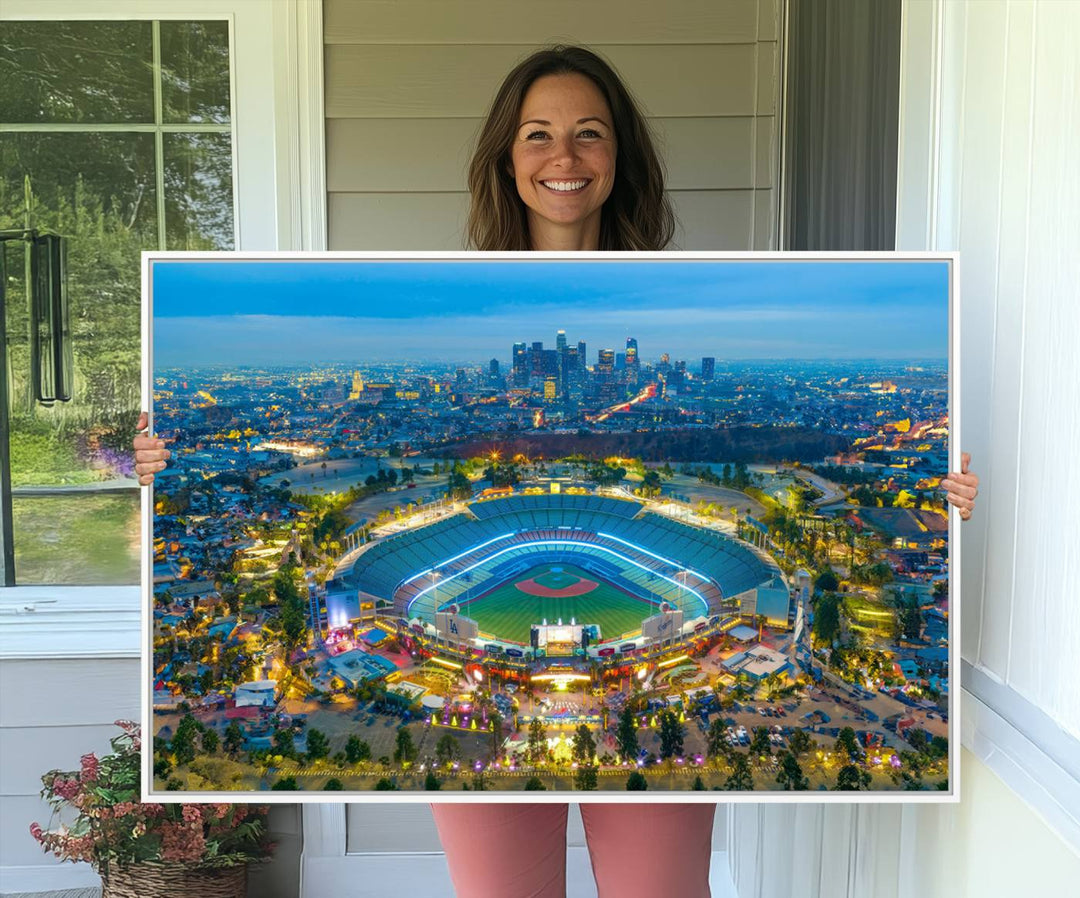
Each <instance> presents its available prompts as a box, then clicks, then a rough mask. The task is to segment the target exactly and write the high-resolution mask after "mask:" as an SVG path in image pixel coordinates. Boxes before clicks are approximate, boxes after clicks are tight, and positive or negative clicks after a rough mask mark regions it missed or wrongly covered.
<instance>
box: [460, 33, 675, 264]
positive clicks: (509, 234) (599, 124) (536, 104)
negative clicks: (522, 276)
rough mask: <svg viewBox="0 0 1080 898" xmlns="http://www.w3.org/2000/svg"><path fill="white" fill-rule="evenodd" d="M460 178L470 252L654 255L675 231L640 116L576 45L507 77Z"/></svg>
mask: <svg viewBox="0 0 1080 898" xmlns="http://www.w3.org/2000/svg"><path fill="white" fill-rule="evenodd" d="M468 181H469V193H470V197H471V208H470V210H469V225H468V233H469V243H470V245H471V246H472V247H473V248H475V249H481V250H529V249H547V250H556V249H564V250H584V249H601V250H659V249H664V248H665V247H667V245H668V244H669V243H670V242H671V238H672V235H673V234H674V230H675V218H674V215H673V214H672V211H671V206H670V204H669V201H668V199H667V196H666V195H665V193H664V172H663V168H662V166H661V164H660V159H659V157H658V156H657V154H656V151H655V150H654V149H653V140H652V135H651V133H650V131H649V127H648V125H647V124H646V121H645V117H644V116H643V115H642V113H641V111H640V109H639V108H638V104H637V103H636V102H635V100H634V98H633V97H632V96H631V94H630V92H629V91H628V90H627V88H626V87H625V85H624V84H623V83H622V81H621V79H620V78H619V77H618V75H616V73H615V72H614V70H613V69H612V68H611V66H609V65H608V64H607V63H606V62H605V61H604V60H602V59H601V58H600V57H599V56H597V55H596V54H595V53H592V52H591V51H589V50H586V49H584V48H583V47H553V48H551V49H547V50H541V51H539V52H537V53H534V54H532V55H531V56H530V57H529V58H528V59H526V60H524V61H523V62H522V63H520V64H519V65H518V66H517V67H516V68H515V69H514V70H513V71H511V72H510V74H509V75H507V77H506V79H505V81H504V82H503V84H502V86H501V87H500V88H499V91H498V93H497V94H496V96H495V100H494V101H493V102H492V104H491V109H490V110H489V112H488V115H487V118H486V119H485V121H484V124H483V127H482V129H481V132H480V138H479V140H478V141H477V147H476V152H475V154H474V155H473V159H472V163H471V165H470V166H469V179H468ZM582 182H584V183H582Z"/></svg>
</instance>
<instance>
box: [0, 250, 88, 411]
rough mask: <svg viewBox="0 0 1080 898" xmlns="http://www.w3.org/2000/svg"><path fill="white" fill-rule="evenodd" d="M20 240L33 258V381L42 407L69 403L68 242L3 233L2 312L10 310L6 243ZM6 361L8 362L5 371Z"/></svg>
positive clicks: (0, 252)
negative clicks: (7, 304) (43, 405)
mask: <svg viewBox="0 0 1080 898" xmlns="http://www.w3.org/2000/svg"><path fill="white" fill-rule="evenodd" d="M8 241H12V242H14V241H18V242H20V243H22V244H23V246H24V252H28V253H29V254H30V279H29V283H28V284H27V290H28V293H29V307H30V339H31V346H30V382H31V384H33V390H34V397H35V398H36V399H37V400H38V402H42V403H45V404H46V405H52V403H54V402H68V401H70V399H71V393H72V379H73V377H72V368H73V363H72V351H71V330H70V314H69V311H68V298H67V259H66V257H67V252H66V241H65V239H64V238H63V237H58V236H56V235H55V234H39V233H38V232H37V231H33V230H18V231H15V230H12V231H0V309H4V308H5V307H6V299H7V297H6V296H5V293H6V290H7V252H6V243H7V242H8ZM6 364H7V361H6V359H5V360H4V365H5V367H6Z"/></svg>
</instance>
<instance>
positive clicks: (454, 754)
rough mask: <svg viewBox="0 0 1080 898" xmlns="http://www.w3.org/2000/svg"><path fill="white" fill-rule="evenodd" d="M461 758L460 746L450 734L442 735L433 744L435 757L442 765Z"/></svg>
mask: <svg viewBox="0 0 1080 898" xmlns="http://www.w3.org/2000/svg"><path fill="white" fill-rule="evenodd" d="M460 756H461V746H460V745H458V741H457V739H455V738H454V737H453V736H452V735H451V734H450V733H443V735H442V736H440V737H439V741H438V742H436V743H435V757H436V759H438V762H439V763H440V764H442V765H448V764H450V763H452V762H454V761H456V760H457V759H458V758H459V757H460Z"/></svg>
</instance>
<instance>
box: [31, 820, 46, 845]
mask: <svg viewBox="0 0 1080 898" xmlns="http://www.w3.org/2000/svg"><path fill="white" fill-rule="evenodd" d="M30 835H32V836H33V837H34V841H35V842H43V841H44V840H45V836H44V831H43V830H42V828H41V824H40V823H31V824H30Z"/></svg>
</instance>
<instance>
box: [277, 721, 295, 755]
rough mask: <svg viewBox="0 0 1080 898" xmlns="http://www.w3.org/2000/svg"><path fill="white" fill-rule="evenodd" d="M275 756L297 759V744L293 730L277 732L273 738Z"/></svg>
mask: <svg viewBox="0 0 1080 898" xmlns="http://www.w3.org/2000/svg"><path fill="white" fill-rule="evenodd" d="M272 741H273V745H274V754H276V755H281V756H282V757H283V758H294V759H295V758H296V742H295V741H294V738H293V731H292V728H291V727H290V728H288V729H281V730H275V731H274V736H273V740H272Z"/></svg>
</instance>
